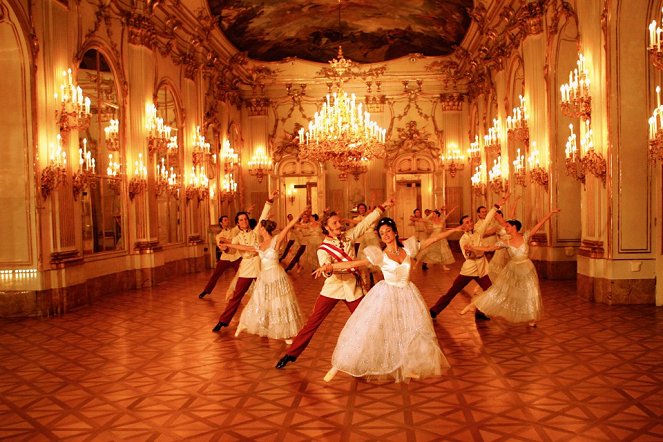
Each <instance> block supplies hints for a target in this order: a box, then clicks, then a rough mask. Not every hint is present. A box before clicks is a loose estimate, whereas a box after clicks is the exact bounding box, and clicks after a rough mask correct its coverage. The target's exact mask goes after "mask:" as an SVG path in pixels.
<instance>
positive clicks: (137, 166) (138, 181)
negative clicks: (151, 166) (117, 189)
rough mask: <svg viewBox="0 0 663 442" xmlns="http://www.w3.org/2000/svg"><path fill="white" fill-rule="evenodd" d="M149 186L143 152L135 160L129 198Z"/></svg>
mask: <svg viewBox="0 0 663 442" xmlns="http://www.w3.org/2000/svg"><path fill="white" fill-rule="evenodd" d="M146 188H147V167H145V164H144V163H143V154H142V153H139V154H138V160H137V161H135V162H134V173H133V176H132V177H131V181H129V199H130V200H132V201H133V199H134V198H135V197H136V196H137V195H140V194H141V193H143V192H144V191H145V189H146Z"/></svg>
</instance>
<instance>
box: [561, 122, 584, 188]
mask: <svg viewBox="0 0 663 442" xmlns="http://www.w3.org/2000/svg"><path fill="white" fill-rule="evenodd" d="M569 129H570V130H571V135H569V138H568V139H567V141H566V149H565V150H564V153H565V156H566V174H567V175H569V176H571V177H573V178H574V179H576V180H577V181H580V182H581V183H583V184H585V168H584V166H583V164H582V161H581V159H582V158H581V154H580V152H579V151H578V144H577V137H576V134H575V133H574V132H573V124H569Z"/></svg>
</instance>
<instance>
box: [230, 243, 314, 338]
mask: <svg viewBox="0 0 663 442" xmlns="http://www.w3.org/2000/svg"><path fill="white" fill-rule="evenodd" d="M275 244H276V237H274V238H272V242H271V243H270V245H269V247H268V248H267V249H266V250H260V248H259V247H256V250H257V251H258V255H259V256H260V266H261V269H260V273H259V274H258V278H256V280H255V282H254V283H253V287H252V289H251V293H250V294H251V298H250V299H249V302H247V304H246V307H244V310H243V311H242V315H241V316H240V318H239V325H238V326H237V334H239V333H241V332H243V331H246V332H247V333H251V334H254V335H258V336H266V337H268V338H273V339H288V338H291V337H293V336H296V335H297V332H299V329H300V328H301V327H302V314H301V311H300V309H299V304H298V303H297V298H296V296H295V291H294V289H293V287H292V282H291V281H290V277H289V276H288V275H287V274H286V273H285V270H283V267H281V265H280V264H279V255H278V252H277V251H276V250H274V246H275Z"/></svg>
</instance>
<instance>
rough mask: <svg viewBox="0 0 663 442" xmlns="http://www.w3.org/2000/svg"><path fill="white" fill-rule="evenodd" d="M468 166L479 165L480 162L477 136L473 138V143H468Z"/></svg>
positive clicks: (479, 146)
mask: <svg viewBox="0 0 663 442" xmlns="http://www.w3.org/2000/svg"><path fill="white" fill-rule="evenodd" d="M467 153H468V156H469V161H470V164H479V163H480V162H481V145H480V144H479V136H478V135H475V136H474V141H472V142H471V143H470V148H469V149H468V150H467Z"/></svg>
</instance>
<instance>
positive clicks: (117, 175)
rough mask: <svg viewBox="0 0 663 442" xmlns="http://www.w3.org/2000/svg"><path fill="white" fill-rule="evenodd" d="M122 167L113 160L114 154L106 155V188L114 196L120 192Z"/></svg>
mask: <svg viewBox="0 0 663 442" xmlns="http://www.w3.org/2000/svg"><path fill="white" fill-rule="evenodd" d="M121 168H122V166H121V165H120V162H119V161H118V160H116V159H115V153H111V154H108V167H107V168H106V175H107V176H108V187H109V188H110V189H111V190H112V191H113V193H115V194H116V195H120V194H121V192H122V175H121V174H122V171H121Z"/></svg>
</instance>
